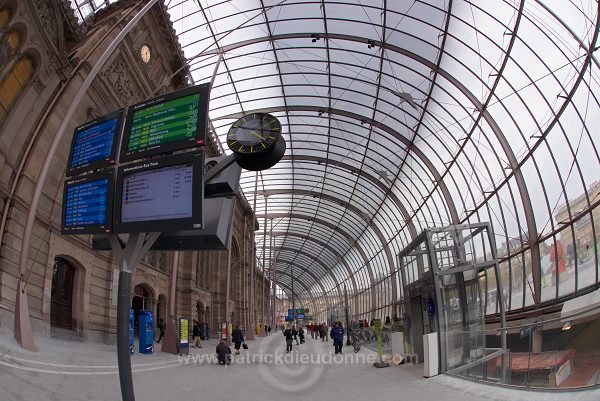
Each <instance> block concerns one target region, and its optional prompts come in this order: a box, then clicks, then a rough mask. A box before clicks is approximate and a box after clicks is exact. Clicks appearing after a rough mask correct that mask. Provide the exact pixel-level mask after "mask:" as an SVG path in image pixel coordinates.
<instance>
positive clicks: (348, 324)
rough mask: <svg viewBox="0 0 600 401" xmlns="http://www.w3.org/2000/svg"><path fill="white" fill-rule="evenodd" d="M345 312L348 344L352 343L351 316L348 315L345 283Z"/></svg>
mask: <svg viewBox="0 0 600 401" xmlns="http://www.w3.org/2000/svg"><path fill="white" fill-rule="evenodd" d="M344 314H345V315H346V345H351V344H352V343H351V342H350V330H352V329H351V328H350V317H349V316H348V290H347V289H346V284H344Z"/></svg>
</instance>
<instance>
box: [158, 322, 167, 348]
mask: <svg viewBox="0 0 600 401" xmlns="http://www.w3.org/2000/svg"><path fill="white" fill-rule="evenodd" d="M166 328H167V325H166V324H165V321H164V319H163V318H162V317H161V318H160V319H158V330H159V331H160V334H159V336H158V341H157V343H159V342H160V340H162V338H163V337H164V336H165V329H166Z"/></svg>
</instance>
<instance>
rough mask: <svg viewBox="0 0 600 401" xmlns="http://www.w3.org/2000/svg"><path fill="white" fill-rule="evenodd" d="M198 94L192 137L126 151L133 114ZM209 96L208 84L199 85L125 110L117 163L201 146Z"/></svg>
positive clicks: (206, 119)
mask: <svg viewBox="0 0 600 401" xmlns="http://www.w3.org/2000/svg"><path fill="white" fill-rule="evenodd" d="M195 94H199V95H200V98H199V99H198V108H197V115H196V117H197V119H196V132H195V133H194V136H192V137H190V138H184V139H179V140H176V141H169V142H165V143H162V144H158V145H153V146H151V147H147V148H141V149H136V150H132V151H128V150H127V147H128V145H129V140H130V138H131V126H132V125H133V115H134V113H136V112H138V111H140V110H143V109H145V108H147V107H151V106H156V105H159V104H161V103H165V102H168V101H171V100H175V99H179V98H182V97H185V96H190V95H195ZM209 96H210V84H208V83H207V84H201V85H196V86H192V87H189V88H185V89H181V90H178V91H175V92H171V93H166V94H164V95H161V96H158V97H155V98H153V99H149V100H145V101H143V102H140V103H137V104H135V105H133V106H131V107H129V109H128V110H127V117H126V118H125V123H124V130H123V138H122V141H121V151H120V156H119V161H120V162H122V163H124V162H129V161H134V160H138V159H142V158H144V157H148V156H154V155H159V154H163V153H169V152H173V151H176V150H183V149H189V148H193V147H196V146H203V145H204V144H205V141H206V131H207V129H208V100H209V99H208V97H209Z"/></svg>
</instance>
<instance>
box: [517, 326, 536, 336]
mask: <svg viewBox="0 0 600 401" xmlns="http://www.w3.org/2000/svg"><path fill="white" fill-rule="evenodd" d="M535 328H536V325H535V324H534V325H531V326H525V327H521V330H520V332H521V338H523V337H527V336H529V335H531V332H532V331H533V330H535Z"/></svg>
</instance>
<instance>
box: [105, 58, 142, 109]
mask: <svg viewBox="0 0 600 401" xmlns="http://www.w3.org/2000/svg"><path fill="white" fill-rule="evenodd" d="M100 76H101V77H103V78H105V79H106V82H107V83H108V84H109V85H110V86H111V87H112V89H113V91H114V92H115V94H116V95H117V97H118V98H119V101H120V102H121V104H123V105H125V104H133V103H137V102H138V101H139V100H141V96H140V93H141V90H140V88H138V87H137V85H136V83H135V81H134V80H133V79H132V78H131V73H130V71H129V68H128V67H127V64H126V63H125V62H124V61H123V59H122V57H121V56H118V57H116V58H115V59H114V60H113V61H112V63H110V64H109V65H108V67H106V68H105V69H104V71H102V72H101V73H100Z"/></svg>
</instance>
